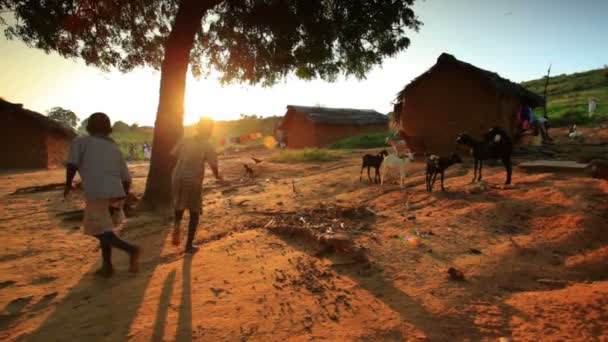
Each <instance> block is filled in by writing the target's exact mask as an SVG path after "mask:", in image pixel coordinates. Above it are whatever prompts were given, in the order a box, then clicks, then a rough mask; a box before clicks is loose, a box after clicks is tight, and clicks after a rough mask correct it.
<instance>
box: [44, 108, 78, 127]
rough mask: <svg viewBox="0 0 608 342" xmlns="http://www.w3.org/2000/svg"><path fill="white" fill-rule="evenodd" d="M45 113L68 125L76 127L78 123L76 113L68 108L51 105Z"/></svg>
mask: <svg viewBox="0 0 608 342" xmlns="http://www.w3.org/2000/svg"><path fill="white" fill-rule="evenodd" d="M46 115H47V116H48V117H49V118H50V119H53V120H55V121H59V122H61V123H64V124H66V125H67V126H69V127H72V128H76V126H77V125H78V121H80V119H79V118H78V116H77V115H76V113H74V112H72V111H71V110H69V109H65V108H61V107H53V108H51V109H50V110H49V111H48V112H47V113H46Z"/></svg>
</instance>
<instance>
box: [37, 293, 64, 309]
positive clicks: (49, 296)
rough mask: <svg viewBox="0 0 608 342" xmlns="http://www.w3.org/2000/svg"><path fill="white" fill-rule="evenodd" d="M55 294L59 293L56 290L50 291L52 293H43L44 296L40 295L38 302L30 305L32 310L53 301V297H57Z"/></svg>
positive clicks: (44, 307)
mask: <svg viewBox="0 0 608 342" xmlns="http://www.w3.org/2000/svg"><path fill="white" fill-rule="evenodd" d="M57 295H59V293H57V292H52V293H49V294H46V295H44V297H42V299H40V300H39V301H38V303H36V304H34V305H33V306H32V311H38V310H43V309H46V308H47V307H48V306H49V305H50V304H51V303H52V302H53V299H55V297H57Z"/></svg>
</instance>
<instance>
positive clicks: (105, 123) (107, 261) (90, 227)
mask: <svg viewBox="0 0 608 342" xmlns="http://www.w3.org/2000/svg"><path fill="white" fill-rule="evenodd" d="M86 130H87V132H88V133H89V135H88V136H82V137H78V138H76V139H75V140H74V141H73V142H72V146H71V147H70V153H69V156H68V162H67V170H66V184H65V191H64V196H67V195H68V194H69V193H70V191H71V190H72V181H73V180H74V176H75V175H76V172H77V171H78V173H79V174H80V178H81V179H82V185H83V187H84V195H85V210H84V222H83V227H84V232H85V234H88V235H92V236H94V237H96V238H97V239H99V244H100V247H101V256H102V260H103V263H102V266H101V269H99V270H98V271H97V272H96V274H98V275H100V276H103V277H111V276H112V274H113V273H114V268H113V266H112V248H113V247H114V248H118V249H121V250H123V251H125V252H127V253H128V254H129V257H130V271H131V272H137V271H138V267H139V266H138V263H139V257H140V255H141V249H140V248H139V247H137V246H135V245H132V244H130V243H128V242H126V241H124V240H122V239H120V238H119V237H118V236H116V234H115V233H114V225H115V222H113V219H112V211H113V210H115V209H116V208H119V207H120V206H121V204H122V203H124V199H125V198H126V196H127V194H128V193H129V188H130V186H131V176H130V175H129V170H128V168H127V163H126V162H125V159H124V157H123V155H122V153H121V152H120V149H119V148H118V145H116V143H115V142H114V141H113V140H112V139H111V138H110V137H109V136H110V133H111V132H112V125H111V123H110V118H108V116H107V115H106V114H104V113H94V114H92V115H91V116H90V117H89V119H88V123H87V127H86Z"/></svg>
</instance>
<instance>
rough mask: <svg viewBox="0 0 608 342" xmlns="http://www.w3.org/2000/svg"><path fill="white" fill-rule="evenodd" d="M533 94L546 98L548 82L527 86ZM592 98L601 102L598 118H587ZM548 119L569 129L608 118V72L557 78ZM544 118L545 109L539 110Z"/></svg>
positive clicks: (549, 94) (551, 82) (551, 83)
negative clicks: (576, 125) (545, 92)
mask: <svg viewBox="0 0 608 342" xmlns="http://www.w3.org/2000/svg"><path fill="white" fill-rule="evenodd" d="M522 85H523V86H524V87H526V88H528V89H529V90H531V91H533V92H535V93H537V94H539V95H542V94H543V91H544V88H545V80H544V78H540V79H537V80H532V81H527V82H523V83H522ZM590 98H595V99H597V101H598V106H597V110H596V112H595V116H594V118H589V117H587V102H588V100H589V99H590ZM547 100H548V101H547V115H548V116H549V118H551V125H552V126H554V127H557V126H566V125H569V124H571V123H576V124H579V125H580V124H589V123H593V122H594V121H596V120H597V121H601V120H602V119H605V118H606V117H608V68H603V69H596V70H589V71H585V72H580V73H575V74H570V75H559V76H553V77H551V78H550V79H549V87H548V89H547ZM535 112H536V114H538V115H542V108H536V110H535Z"/></svg>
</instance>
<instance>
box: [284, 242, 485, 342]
mask: <svg viewBox="0 0 608 342" xmlns="http://www.w3.org/2000/svg"><path fill="white" fill-rule="evenodd" d="M276 236H278V237H279V238H280V239H281V240H283V241H285V242H286V243H287V244H289V245H290V246H291V247H293V248H294V249H297V250H299V251H301V252H304V253H306V254H308V255H310V256H311V257H313V258H314V257H315V255H316V254H317V255H318V253H315V252H314V251H312V250H311V247H310V246H308V244H306V245H305V244H304V243H303V242H302V241H300V240H299V239H298V240H296V238H294V237H288V236H283V235H276ZM323 257H324V258H327V259H329V260H331V261H332V262H333V263H334V265H332V268H333V269H334V270H335V271H336V272H337V273H338V274H340V275H341V276H346V277H348V278H350V279H351V280H352V281H354V282H355V283H357V284H358V285H359V286H361V288H362V289H364V290H365V291H367V292H368V293H370V294H371V295H373V296H374V297H375V298H376V299H378V300H379V301H381V302H383V303H384V304H385V305H387V306H388V307H390V308H391V309H392V310H393V311H394V312H396V313H398V314H399V315H400V316H401V319H402V320H403V321H404V322H407V323H410V324H412V325H414V326H415V327H416V328H417V329H420V330H421V331H422V332H423V333H424V334H425V335H426V337H427V338H429V339H430V340H433V341H434V340H438V341H444V340H450V339H452V338H454V337H455V336H456V335H455V334H456V332H457V333H458V334H461V335H460V337H462V338H465V337H466V338H473V339H476V338H477V337H480V336H481V335H480V332H479V331H478V330H477V328H476V326H475V324H474V323H473V321H471V319H470V318H469V317H466V316H453V315H448V314H436V313H432V312H429V311H428V310H427V309H425V308H424V306H423V305H422V304H420V303H419V302H418V301H416V300H415V299H414V298H412V297H411V296H410V295H408V294H407V293H405V292H403V291H402V290H401V289H399V288H398V287H396V286H395V285H394V284H393V282H391V281H389V280H387V279H385V278H384V277H383V276H382V275H381V273H380V272H378V271H377V270H376V269H375V266H373V265H372V264H358V263H346V264H345V263H343V260H342V259H343V258H342V257H341V256H339V255H327V254H323ZM463 284H464V286H466V283H463ZM452 331H453V332H454V333H452Z"/></svg>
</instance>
